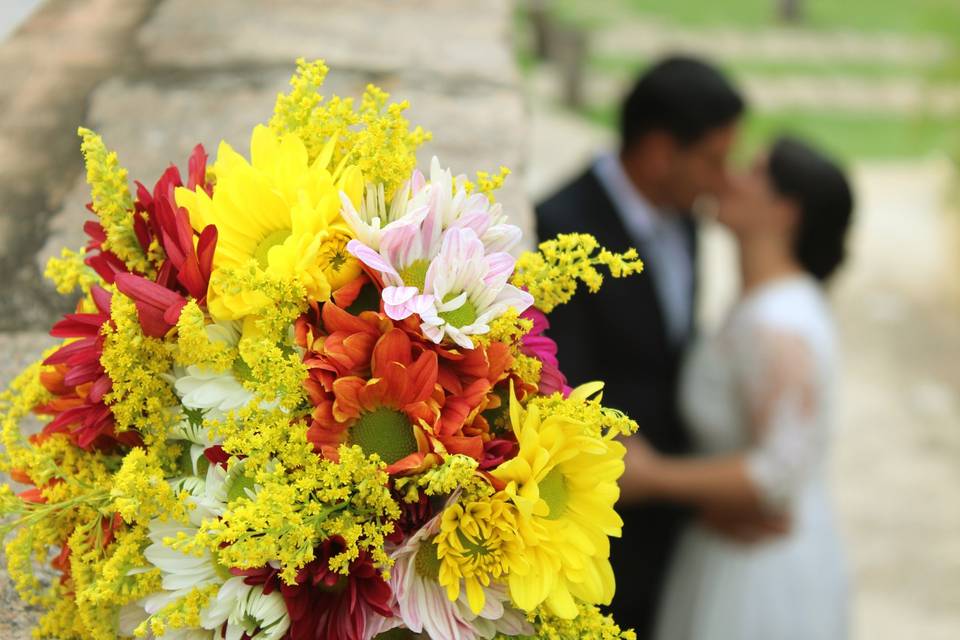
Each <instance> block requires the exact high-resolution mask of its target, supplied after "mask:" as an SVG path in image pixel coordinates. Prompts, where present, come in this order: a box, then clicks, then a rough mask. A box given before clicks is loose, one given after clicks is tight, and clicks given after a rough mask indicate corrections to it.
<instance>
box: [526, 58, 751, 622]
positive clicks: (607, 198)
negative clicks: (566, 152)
mask: <svg viewBox="0 0 960 640" xmlns="http://www.w3.org/2000/svg"><path fill="white" fill-rule="evenodd" d="M743 110H744V101H743V99H742V98H741V96H740V95H739V94H738V92H737V91H736V89H734V87H733V86H731V84H730V83H729V82H728V80H727V79H726V78H724V76H723V75H722V74H721V73H720V72H719V71H718V70H717V69H715V68H713V67H711V66H710V65H708V64H705V63H704V62H701V61H699V60H696V59H693V58H686V57H672V58H667V59H665V60H663V61H661V62H659V63H657V64H656V65H654V66H653V67H652V68H650V69H649V70H648V71H647V72H646V73H645V74H644V75H643V76H641V77H640V79H639V80H638V81H637V84H636V86H635V87H634V88H633V91H632V92H631V93H630V95H629V96H628V97H627V99H626V101H625V102H624V104H623V107H622V112H621V118H620V148H619V149H618V150H617V152H616V153H610V154H607V155H603V156H601V157H599V158H598V159H597V160H596V162H594V163H593V165H592V166H590V167H588V168H587V169H586V170H585V171H584V172H583V174H581V175H580V176H579V177H578V178H576V179H575V180H574V181H573V182H571V183H570V184H568V185H566V186H565V187H563V188H562V189H561V190H560V191H559V192H558V193H556V194H555V195H553V196H552V197H550V198H548V199H547V200H546V201H545V202H543V203H541V204H540V205H539V206H538V207H537V229H538V235H539V236H540V238H541V240H543V239H548V238H551V237H553V236H555V235H557V234H558V233H571V232H583V233H590V234H593V235H594V236H595V237H596V238H597V240H599V242H600V244H601V245H602V246H604V247H606V248H608V249H610V250H612V251H623V250H625V249H627V248H629V247H631V246H633V247H636V248H637V250H638V251H639V252H640V257H641V258H642V259H643V262H644V265H645V266H644V272H643V274H641V275H640V276H637V277H631V278H625V279H622V280H614V279H612V278H608V279H607V280H606V281H605V283H604V286H603V288H602V289H601V290H600V293H599V294H597V295H590V294H588V293H587V292H581V293H580V294H578V295H576V296H575V297H574V298H573V300H572V301H571V302H570V303H569V304H566V305H562V306H560V307H557V309H556V310H554V311H553V312H552V313H551V315H550V323H551V331H550V335H551V336H552V337H553V338H554V339H555V340H556V341H557V343H558V345H559V354H558V355H559V357H560V364H561V367H562V369H563V371H564V373H565V374H566V375H567V377H568V378H569V380H570V382H571V384H573V385H576V384H580V383H583V382H588V381H590V380H604V381H606V387H605V391H604V401H605V402H604V404H607V405H609V406H612V407H615V408H617V409H620V410H622V411H624V412H625V413H626V414H627V415H629V416H630V417H631V418H633V419H635V420H636V421H637V422H638V423H639V424H640V431H641V434H642V435H643V437H644V438H645V439H646V440H647V441H648V442H649V443H650V444H651V445H652V446H653V447H655V448H656V449H658V450H659V451H661V452H663V453H669V454H678V453H679V454H682V453H685V452H687V451H688V443H687V436H686V433H685V432H684V429H683V425H682V423H681V420H680V417H679V416H678V415H677V409H676V392H677V377H678V371H679V367H680V360H681V357H682V355H683V352H684V349H685V348H686V346H687V345H688V343H689V341H690V339H691V336H692V334H693V329H694V299H695V292H696V267H697V258H696V224H695V221H694V219H693V217H692V214H691V210H692V208H693V205H694V202H695V201H696V200H697V199H698V198H699V197H701V196H704V195H710V194H715V193H718V192H720V191H721V190H722V189H723V188H724V186H725V182H726V169H727V157H728V155H729V153H730V149H731V147H732V145H733V142H734V138H735V136H736V130H737V124H738V121H739V119H740V117H741V115H742V113H743ZM627 444H628V447H629V443H627ZM629 459H630V455H629V453H628V455H627V469H626V472H625V475H624V480H623V482H622V487H623V494H622V496H621V501H620V505H619V506H618V510H619V511H620V513H621V515H622V516H623V520H624V530H623V537H622V538H621V539H619V540H616V539H615V540H613V541H612V549H611V560H612V563H613V568H614V572H615V574H616V578H617V595H616V597H615V599H614V602H613V605H612V613H613V615H614V617H615V620H616V622H617V623H618V624H620V625H621V626H622V627H632V628H634V629H636V631H637V635H638V638H641V639H643V638H646V637H648V636H649V635H650V633H651V632H652V624H653V617H654V614H655V612H656V605H657V599H658V596H659V593H660V590H661V587H662V586H663V580H664V577H665V572H666V568H667V566H668V561H669V557H670V552H671V550H672V548H673V545H674V542H675V540H676V537H677V534H678V532H679V528H680V525H681V524H682V523H683V520H684V518H685V516H686V515H687V514H685V513H683V512H682V511H680V510H679V509H677V508H673V507H670V506H667V505H646V506H639V505H638V504H635V503H634V504H631V502H630V491H629V487H630V465H629Z"/></svg>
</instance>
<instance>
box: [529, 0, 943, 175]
mask: <svg viewBox="0 0 960 640" xmlns="http://www.w3.org/2000/svg"><path fill="white" fill-rule="evenodd" d="M802 1H803V2H804V13H805V16H806V20H805V22H804V24H803V27H802V28H804V29H808V30H813V31H816V30H838V29H842V30H856V31H862V32H865V33H883V34H899V35H904V36H913V37H918V38H923V37H929V36H937V37H940V38H943V39H944V40H945V41H946V42H948V43H952V44H953V45H954V51H955V52H956V55H955V56H953V59H952V60H948V61H944V62H942V63H938V64H925V63H922V62H909V61H906V62H896V63H890V62H889V61H886V62H884V61H878V62H873V61H871V60H857V61H850V60H846V61H837V62H834V61H830V60H826V61H820V60H810V59H796V60H763V59H749V58H747V59H732V60H727V61H724V62H723V64H722V66H723V67H724V68H725V69H726V70H727V71H728V72H729V73H730V74H731V76H732V77H733V78H735V79H736V78H738V77H740V78H742V77H744V76H750V77H751V78H758V77H759V78H767V77H769V78H784V77H807V78H811V79H818V78H829V77H844V78H848V77H849V78H856V79H859V80H863V81H865V82H870V81H874V80H875V81H878V82H879V81H883V80H890V79H897V78H922V79H924V80H925V82H927V83H928V84H929V85H931V86H956V85H957V84H960V0H802ZM551 6H552V11H553V12H554V13H555V15H556V16H558V17H559V18H561V19H562V20H566V21H568V22H570V23H572V24H574V25H576V26H579V27H581V28H584V29H587V30H591V29H594V28H602V27H605V26H612V25H618V24H622V23H623V22H624V21H630V20H642V19H644V18H655V19H657V20H660V21H662V22H663V23H666V24H672V25H676V26H680V27H683V28H686V29H699V28H705V27H715V26H728V27H736V28H742V29H747V30H749V29H764V28H770V27H775V26H777V21H776V19H775V7H776V5H775V0H553V3H552V5H551ZM520 21H521V22H522V18H521V19H520ZM593 37H594V38H601V37H602V31H599V32H597V33H596V35H594V36H593ZM520 55H521V62H522V63H523V67H524V68H525V69H526V70H529V69H532V68H533V67H534V66H535V65H536V64H537V62H536V61H535V60H533V59H532V57H531V56H529V54H523V52H521V53H520ZM649 62H650V61H649V60H644V59H638V58H633V57H629V56H617V55H599V54H593V55H591V56H590V57H589V58H588V60H587V73H588V74H597V75H605V76H610V77H615V78H622V79H627V78H629V77H631V76H633V75H635V74H636V73H638V72H639V71H640V70H641V69H643V68H644V67H645V66H646V65H647V64H649ZM616 108H617V105H613V104H610V105H606V104H604V105H597V106H592V107H591V108H589V109H588V110H587V111H586V112H585V115H586V116H587V117H588V118H590V119H592V120H593V121H595V122H598V123H601V124H603V125H607V126H612V125H613V123H614V122H615V112H616ZM783 131H791V132H794V133H797V134H798V135H801V136H803V137H805V138H807V139H809V140H811V141H812V142H814V143H816V144H818V145H820V146H822V147H824V148H826V149H827V150H829V151H832V152H833V153H834V154H835V155H838V156H840V157H841V158H843V159H846V160H850V159H854V158H893V157H911V156H920V155H927V154H931V153H941V152H942V153H947V154H950V155H954V154H956V152H957V150H958V149H960V116H958V117H956V118H953V119H951V118H949V117H944V116H938V117H933V116H930V117H924V116H920V115H917V116H904V115H901V114H896V113H875V112H865V113H849V112H831V111H826V110H824V109H811V110H806V109H793V110H785V111H775V112H769V113H767V112H762V113H753V114H751V115H750V116H749V118H748V119H747V121H746V122H745V124H744V131H743V136H742V138H741V145H740V149H739V150H738V155H739V156H741V157H746V156H749V155H751V154H752V153H754V152H755V151H756V150H757V149H758V148H760V147H761V146H763V145H764V144H766V143H767V142H769V140H770V139H771V138H772V137H773V136H775V135H776V134H777V133H780V132H783Z"/></svg>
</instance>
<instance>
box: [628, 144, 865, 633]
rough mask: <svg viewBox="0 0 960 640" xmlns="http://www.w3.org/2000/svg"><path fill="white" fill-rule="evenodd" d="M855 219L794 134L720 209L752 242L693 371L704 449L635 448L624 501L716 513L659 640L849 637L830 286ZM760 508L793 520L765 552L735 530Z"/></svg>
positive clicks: (681, 573)
mask: <svg viewBox="0 0 960 640" xmlns="http://www.w3.org/2000/svg"><path fill="white" fill-rule="evenodd" d="M851 210H852V196H851V193H850V189H849V186H848V184H847V180H846V178H845V177H844V175H843V173H842V172H841V171H840V170H839V169H838V168H837V167H836V166H835V165H834V164H833V163H832V162H830V161H829V160H827V159H826V158H825V157H824V156H822V155H821V154H820V153H818V152H817V151H815V150H813V149H811V148H810V147H809V146H807V145H806V144H804V143H802V142H799V141H797V140H794V139H790V138H783V139H780V140H779V141H777V142H776V143H775V144H774V145H773V147H772V148H771V149H770V151H769V153H767V154H766V156H765V157H763V158H761V159H760V160H758V161H757V162H756V163H755V165H754V167H753V170H752V171H751V172H750V173H749V174H748V175H744V176H742V177H739V178H737V179H735V180H734V181H733V184H732V186H731V189H730V193H729V194H727V195H726V196H725V197H724V198H723V199H722V202H721V204H720V213H719V221H720V222H721V223H722V224H724V225H725V226H727V227H728V228H729V229H730V230H731V231H732V232H733V234H734V235H735V237H736V239H737V241H738V245H739V255H740V265H741V271H742V281H743V291H742V295H741V297H740V300H739V301H738V302H737V304H736V305H735V306H734V308H733V309H732V311H731V312H730V315H729V317H728V319H727V321H726V323H725V325H724V326H723V328H722V329H721V330H720V332H719V333H718V334H717V335H715V336H713V337H712V338H711V339H708V340H706V341H704V342H703V343H702V344H700V345H699V346H698V347H696V348H695V349H694V350H693V352H692V354H691V356H690V357H689V359H688V362H687V366H686V369H685V373H684V376H683V381H682V384H681V392H680V405H681V411H682V412H683V414H684V415H685V418H686V421H687V423H688V425H689V428H690V432H691V436H692V437H693V440H694V442H695V446H696V448H697V450H698V452H699V454H700V455H699V456H697V457H693V458H675V457H666V456H661V455H659V454H657V453H656V452H654V451H653V450H652V449H651V448H649V447H647V446H646V445H645V444H644V443H643V441H642V440H640V439H639V438H632V439H631V442H630V443H628V447H629V451H628V454H627V456H628V461H627V466H628V469H629V478H628V479H627V480H626V481H625V482H624V484H623V487H622V490H623V497H624V498H625V499H628V500H636V499H650V500H660V501H664V500H665V501H670V502H676V503H682V504H686V505H689V506H692V507H694V508H696V509H697V510H698V511H699V512H701V513H702V514H703V517H702V518H700V520H699V521H698V522H696V523H694V524H691V525H690V526H689V528H688V529H687V530H686V531H685V532H684V534H683V536H682V538H681V541H680V543H679V546H678V548H677V551H676V554H675V556H674V558H673V565H672V568H671V572H670V575H669V578H668V581H667V586H666V589H665V592H664V596H663V600H662V602H661V606H660V613H659V623H658V627H657V632H656V635H655V637H656V638H657V640H708V639H709V640H794V639H795V640H842V639H843V638H845V637H846V633H847V631H846V630H847V606H848V594H847V585H846V578H845V572H844V563H843V555H842V552H841V549H840V542H839V539H838V534H837V532H836V530H835V527H834V524H833V518H832V515H831V510H830V505H829V498H828V491H827V486H826V478H825V473H826V469H825V467H826V458H827V448H828V440H829V437H830V433H831V430H832V428H833V422H834V394H835V390H836V382H837V380H836V376H837V371H836V368H837V363H836V360H837V353H836V345H835V335H834V327H833V323H832V320H831V315H830V309H829V306H828V303H827V300H826V298H825V295H824V282H825V281H826V280H827V278H828V277H829V276H830V275H831V274H832V273H833V272H834V270H835V269H836V268H837V267H838V266H839V264H840V262H841V261H842V259H843V256H844V239H845V235H846V231H847V227H848V226H849V221H850V217H851ZM756 514H775V516H774V517H769V516H764V518H763V520H765V521H766V522H768V523H770V522H774V523H775V522H781V523H785V524H784V526H783V529H782V531H780V532H779V534H778V535H775V536H764V537H763V539H761V540H755V541H753V542H745V541H744V540H743V539H737V538H736V537H735V536H732V535H731V534H732V533H737V532H738V531H739V532H740V533H744V534H748V533H750V531H751V529H750V527H751V523H756V522H757V521H758V517H757V515H756ZM740 525H742V526H740ZM738 527H739V528H738ZM721 532H722V533H721Z"/></svg>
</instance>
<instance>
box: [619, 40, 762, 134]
mask: <svg viewBox="0 0 960 640" xmlns="http://www.w3.org/2000/svg"><path fill="white" fill-rule="evenodd" d="M744 106H745V105H744V101H743V98H742V97H741V96H740V94H739V93H738V92H737V90H736V89H735V88H734V87H733V85H732V84H731V83H730V81H729V80H727V78H726V77H725V76H724V75H723V73H721V72H720V70H719V69H717V68H716V67H713V66H711V65H709V64H707V63H706V62H703V61H702V60H698V59H696V58H691V57H685V56H671V57H669V58H665V59H663V60H661V61H660V62H658V63H656V64H655V65H653V66H652V67H650V68H649V69H648V70H647V71H646V72H645V73H644V74H643V75H641V76H640V78H639V79H638V80H637V83H636V85H634V87H633V90H632V91H631V92H630V94H629V95H628V96H627V98H626V100H624V102H623V107H622V109H621V113H620V141H621V145H622V147H623V148H624V149H626V148H628V147H630V146H631V145H632V144H634V143H635V142H637V141H638V140H640V139H641V138H642V137H643V136H645V135H646V134H647V133H650V132H651V131H663V132H665V133H667V134H668V135H670V136H671V137H672V138H673V139H674V140H676V141H677V142H678V143H679V144H681V145H684V146H686V145H690V144H693V143H695V142H697V141H699V140H700V139H701V138H703V137H704V136H705V135H706V134H708V133H709V132H710V131H712V130H714V129H718V128H720V127H724V126H727V125H729V124H732V123H733V122H734V121H735V120H737V119H738V118H739V117H740V115H741V114H742V113H743V111H744Z"/></svg>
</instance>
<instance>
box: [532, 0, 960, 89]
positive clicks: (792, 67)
mask: <svg viewBox="0 0 960 640" xmlns="http://www.w3.org/2000/svg"><path fill="white" fill-rule="evenodd" d="M958 1H960V0H958ZM528 57H529V56H528ZM651 62H653V60H652V59H644V58H634V57H614V56H604V55H599V54H595V55H592V56H590V58H589V60H588V61H587V64H588V65H589V66H590V69H591V70H595V71H598V72H601V73H612V74H622V75H626V76H635V75H636V74H637V73H639V72H640V71H642V70H643V69H645V68H646V67H647V66H648V65H649V64H650V63H651ZM720 66H721V67H722V68H723V69H724V70H725V71H727V72H728V73H730V74H731V75H734V76H738V75H742V74H748V75H753V76H787V75H790V76H811V77H817V78H825V77H844V78H847V77H856V78H863V79H867V80H874V79H876V80H882V79H889V78H916V77H926V78H931V79H934V78H935V77H936V76H935V74H934V73H933V72H932V71H931V69H930V68H929V67H928V66H926V65H923V64H916V63H913V64H911V63H898V64H888V63H883V62H880V63H877V62H870V61H864V62H853V61H841V62H828V61H809V60H759V59H753V60H728V61H724V62H722V63H721V64H720Z"/></svg>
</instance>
